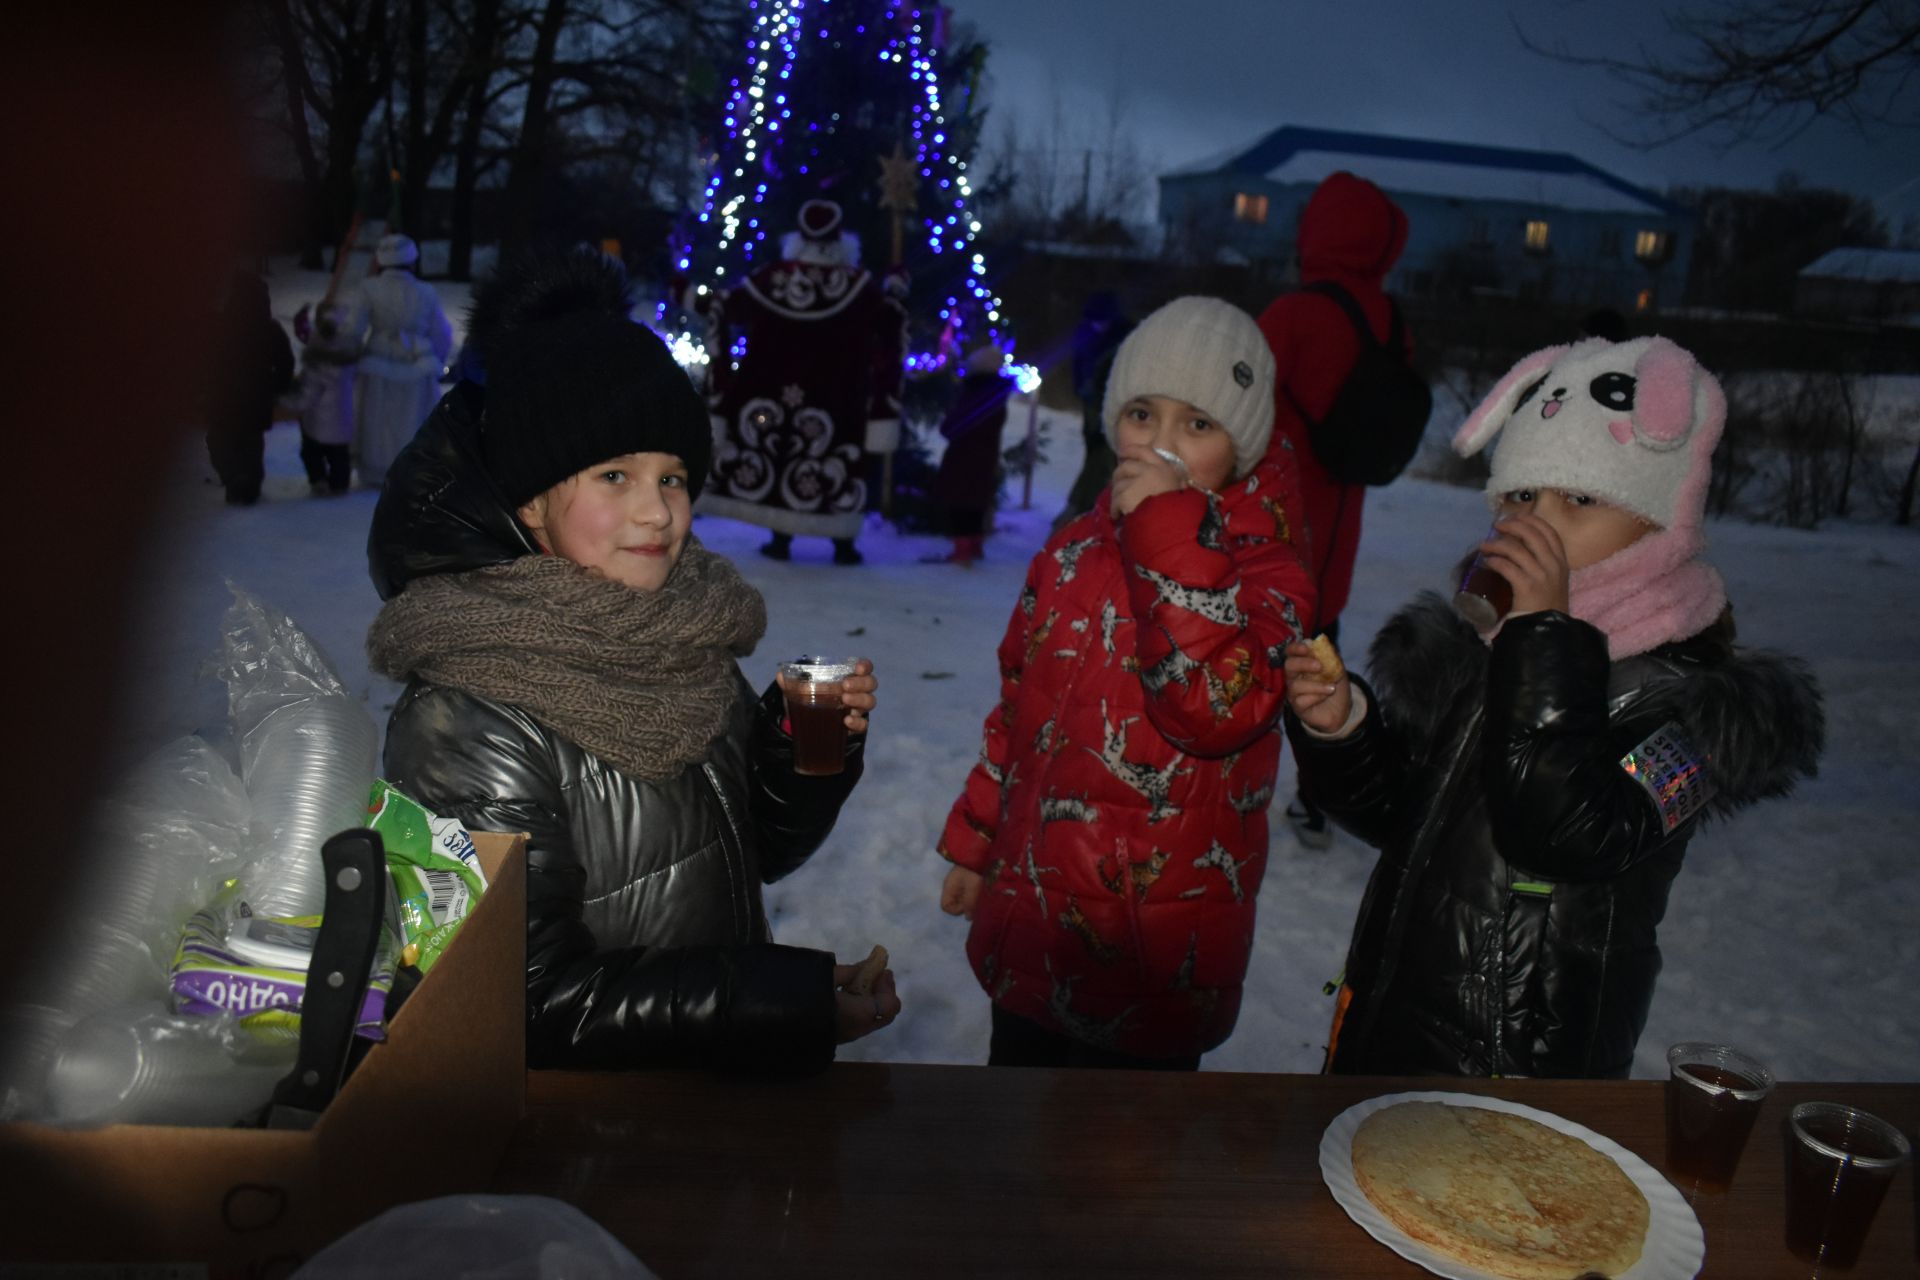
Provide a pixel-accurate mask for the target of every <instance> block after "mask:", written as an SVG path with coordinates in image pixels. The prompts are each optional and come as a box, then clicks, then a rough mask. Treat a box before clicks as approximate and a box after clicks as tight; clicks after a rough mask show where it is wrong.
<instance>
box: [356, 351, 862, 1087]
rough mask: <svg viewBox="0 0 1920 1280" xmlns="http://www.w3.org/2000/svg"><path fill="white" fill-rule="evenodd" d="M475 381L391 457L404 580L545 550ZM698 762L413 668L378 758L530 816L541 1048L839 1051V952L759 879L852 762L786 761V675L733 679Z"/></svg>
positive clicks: (793, 1057) (480, 821) (446, 803)
mask: <svg viewBox="0 0 1920 1280" xmlns="http://www.w3.org/2000/svg"><path fill="white" fill-rule="evenodd" d="M481 395H482V392H481V391H480V389H479V388H477V387H474V386H473V385H472V384H461V385H460V386H457V387H455V388H454V390H452V391H451V392H449V393H448V395H447V396H446V398H445V399H443V400H442V401H441V402H440V405H439V407H438V408H436V409H435V410H434V413H433V415H432V416H431V417H430V418H429V419H428V420H427V422H426V424H425V425H423V426H422V427H421V429H420V432H419V434H418V435H417V436H416V437H415V438H414V440H413V442H412V443H411V444H409V445H408V446H407V448H406V449H405V450H404V451H402V453H401V454H400V456H399V458H398V459H397V460H396V461H395V463H394V466H393V469H392V470H391V472H389V474H388V477H387V482H386V489H385V491H384V492H383V493H382V494H381V497H380V504H379V506H378V508H377V509H376V510H375V513H374V520H373V532H372V535H371V538H370V541H369V546H368V553H369V559H370V561H371V565H372V572H373V580H374V584H375V586H376V587H377V588H378V589H379V591H380V594H381V596H382V597H383V598H391V597H392V596H394V595H397V594H399V593H400V592H401V591H402V590H404V589H405V587H406V585H407V583H408V582H411V581H413V580H414V579H415V578H420V577H426V576H429V575H432V574H436V573H453V572H461V571H464V570H470V569H477V568H481V567H483V566H486V565H491V564H500V563H505V562H507V561H510V560H513V559H515V558H517V557H518V556H521V555H524V554H527V553H528V552H530V551H532V550H534V549H535V544H534V543H533V541H532V539H531V537H530V536H529V535H528V533H527V531H526V530H525V529H524V528H523V527H522V526H521V525H520V523H519V521H518V520H517V519H515V518H514V516H513V513H512V512H511V511H510V510H508V509H507V507H506V506H505V504H504V502H503V501H502V500H501V499H500V498H499V497H498V496H497V494H495V493H494V491H493V490H492V489H491V488H490V486H489V485H488V482H487V480H486V477H485V474H484V472H483V471H482V470H481V469H480V468H479V466H478V464H477V462H476V458H477V454H476V452H475V447H474V433H475V424H476V422H477V419H478V413H479V408H480V403H481ZM739 685H740V697H739V698H738V700H737V701H736V702H735V704H734V707H733V710H732V712H731V718H730V721H729V724H728V727H727V731H726V733H725V734H724V735H722V736H721V737H720V738H719V739H718V740H716V742H715V743H714V746H713V748H712V750H711V751H710V753H709V755H708V757H707V759H706V760H704V761H703V762H701V763H700V764H699V765H694V766H689V767H688V768H687V769H686V770H684V771H683V772H682V773H681V774H680V775H679V776H678V777H675V778H672V779H669V780H667V781H664V782H646V781H642V780H640V779H636V778H632V777H629V776H628V775H626V774H623V773H621V772H619V771H618V770H616V769H614V768H613V767H612V766H611V765H609V764H607V763H606V762H604V761H602V760H601V759H599V758H598V757H596V756H595V755H593V754H592V753H591V752H589V751H586V750H584V749H583V748H581V747H580V746H578V745H576V744H575V743H573V742H571V741H569V740H568V739H566V738H564V737H562V736H561V735H559V734H557V733H555V732H554V731H553V730H552V729H550V728H548V727H546V726H545V725H542V724H540V723H539V722H538V721H536V720H534V719H533V718H532V717H531V716H529V715H527V714H526V713H525V712H524V711H522V710H520V709H519V708H517V707H513V706H509V705H505V704H502V703H498V702H494V701H491V700H488V699H486V698H482V697H477V696H474V695H471V694H467V693H464V692H461V691H459V690H456V689H448V688H440V687H435V686H432V685H428V684H424V683H422V682H420V681H418V680H415V681H413V682H411V683H410V684H409V685H408V687H407V689H406V691H405V692H404V693H403V695H402V696H401V698H400V701H399V702H398V703H397V704H396V705H395V707H394V710H393V716H392V718H391V719H390V721H389V722H388V726H387V741H386V756H385V768H384V776H385V777H386V778H387V779H388V780H389V781H390V782H392V783H393V785H395V786H396V787H398V788H399V789H400V790H401V791H403V792H405V793H406V794H408V795H410V796H412V797H414V798H415V799H417V800H419V801H420V802H421V803H422V804H424V805H426V806H427V807H428V808H430V809H433V810H434V811H436V812H439V813H443V814H449V815H452V816H455V817H458V818H459V819H460V820H461V821H462V822H464V823H466V824H467V825H468V826H469V827H472V828H475V829H479V830H489V831H525V832H527V833H528V843H527V872H528V875H527V1057H528V1062H529V1064H530V1065H533V1066H549V1067H551V1066H569V1067H601V1068H606V1067H636V1066H650V1065H686V1066H693V1065H705V1066H715V1067H722V1068H728V1069H745V1070H803V1069H808V1068H812V1067H817V1066H822V1065H824V1064H825V1063H827V1062H828V1061H830V1060H831V1059H832V1057H833V1046H834V1013H835V1001H834V996H833V957H832V956H831V955H829V954H827V953H825V952H821V951H813V950H806V949H802V948H798V947H783V946H776V945H773V944H772V943H771V942H769V941H768V938H769V933H768V928H767V920H766V915H765V912H764V911H763V909H762V907H761V900H760V886H761V884H762V882H771V881H773V880H775V879H777V878H779V877H780V876H782V875H785V874H786V873H787V872H789V871H792V870H793V869H794V868H796V867H798V866H799V865H800V864H801V863H802V862H804V861H805V860H806V858H807V857H808V856H809V855H810V854H812V853H813V851H814V850H815V849H816V848H818V847H819V845H820V843H821V841H822V840H824V839H825V838H826V836H827V833H828V832H829V831H830V830H831V829H832V827H833V823H834V820H835V818H836V817H838V815H839V811H840V805H841V803H842V802H843V801H844V800H845V799H846V796H847V794H848V793H849V792H850V791H851V790H852V788H853V785H854V783H855V782H857V781H858V780H859V777H860V772H861V767H862V751H863V742H864V740H863V739H862V738H858V737H855V738H852V739H850V740H849V745H848V748H847V768H846V772H844V773H843V774H841V775H839V776H838V777H833V778H813V777H802V776H800V775H798V774H796V773H794V772H793V765H792V761H793V750H792V740H791V739H790V738H789V737H787V735H786V734H785V733H784V732H783V731H782V730H781V728H780V720H781V714H780V699H779V692H778V689H777V688H769V689H768V691H767V693H766V695H765V696H763V697H761V698H759V699H755V698H754V697H753V694H752V690H751V689H750V688H749V686H748V685H747V683H746V681H745V678H744V677H742V678H741V679H740V682H739Z"/></svg>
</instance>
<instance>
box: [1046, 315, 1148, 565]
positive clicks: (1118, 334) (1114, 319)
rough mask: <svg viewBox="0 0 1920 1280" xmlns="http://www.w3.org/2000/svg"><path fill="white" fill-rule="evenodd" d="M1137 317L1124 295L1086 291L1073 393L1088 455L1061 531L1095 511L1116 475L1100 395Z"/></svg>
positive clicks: (1075, 340)
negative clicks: (1123, 303)
mask: <svg viewBox="0 0 1920 1280" xmlns="http://www.w3.org/2000/svg"><path fill="white" fill-rule="evenodd" d="M1132 332H1133V322H1132V321H1131V320H1129V319H1127V318H1126V316H1125V315H1123V314H1121V311H1120V300H1119V299H1118V298H1116V297H1114V296H1113V294H1111V293H1109V292H1107V291H1106V290H1104V289H1103V290H1101V291H1100V292H1098V293H1093V294H1089V295H1088V296H1087V301H1086V305H1085V306H1084V307H1083V308H1082V310H1081V313H1080V324H1079V326H1078V327H1077V328H1075V329H1074V331H1073V394H1074V395H1076V396H1078V397H1080V435H1081V438H1082V439H1084V440H1085V441H1086V460H1085V461H1084V462H1082V463H1081V464H1080V475H1079V476H1078V477H1077V478H1076V479H1075V480H1074V482H1073V488H1072V489H1070V490H1069V491H1068V492H1067V506H1066V509H1065V510H1064V511H1062V512H1061V513H1060V514H1059V516H1058V517H1056V518H1055V519H1054V522H1053V527H1054V528H1055V529H1056V530H1057V529H1059V528H1061V527H1062V526H1063V525H1065V524H1066V523H1067V522H1068V521H1069V520H1072V519H1074V518H1075V517H1076V516H1081V515H1085V514H1086V513H1087V512H1089V511H1091V510H1093V504H1094V500H1095V499H1096V498H1098V497H1099V496H1100V494H1101V492H1102V491H1103V490H1105V489H1106V487H1107V482H1108V481H1110V480H1112V479H1113V468H1114V463H1115V462H1116V461H1117V459H1116V458H1115V457H1114V453H1113V446H1112V445H1111V444H1109V443H1108V442H1107V424H1106V423H1105V422H1104V421H1103V420H1102V419H1101V416H1100V410H1101V400H1102V397H1103V396H1104V395H1105V394H1106V387H1107V374H1108V372H1109V371H1110V370H1112V368H1113V354H1114V352H1116V351H1118V350H1119V349H1120V344H1121V343H1122V342H1125V341H1126V339H1127V335H1128V334H1129V333H1132Z"/></svg>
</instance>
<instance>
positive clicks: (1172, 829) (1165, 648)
mask: <svg viewBox="0 0 1920 1280" xmlns="http://www.w3.org/2000/svg"><path fill="white" fill-rule="evenodd" d="M1296 503H1297V488H1296V480H1295V477H1294V473H1293V454H1292V450H1291V449H1288V448H1285V447H1280V448H1276V449H1274V450H1273V451H1272V452H1271V453H1269V454H1268V455H1267V457H1266V459H1264V460H1263V461H1262V462H1261V463H1260V464H1259V465H1258V466H1256V467H1255V468H1254V469H1253V471H1252V472H1250V473H1249V474H1248V475H1246V476H1245V477H1243V478H1242V479H1240V480H1238V481H1235V482H1234V483H1233V484H1231V485H1228V486H1227V487H1226V488H1225V489H1224V490H1222V491H1221V492H1220V493H1219V494H1217V495H1213V496H1209V495H1208V494H1206V493H1205V492H1203V491H1201V490H1197V489H1185V490H1180V491H1176V492H1173V493H1165V494H1159V495H1156V496H1154V497H1151V498H1148V499H1147V500H1146V501H1145V502H1142V503H1141V504H1140V505H1139V506H1138V507H1136V508H1135V509H1134V511H1133V512H1132V514H1131V515H1129V516H1127V517H1126V519H1125V520H1124V522H1122V523H1121V524H1120V525H1119V526H1118V527H1116V526H1115V524H1114V521H1113V519H1112V517H1111V516H1109V514H1108V511H1107V495H1106V494H1102V495H1101V496H1100V499H1099V501H1098V502H1097V503H1096V504H1095V507H1094V510H1093V511H1091V512H1089V513H1088V514H1087V515H1084V516H1082V517H1080V518H1079V519H1078V520H1075V521H1074V522H1073V523H1071V524H1069V525H1067V526H1066V527H1065V528H1063V529H1062V530H1060V532H1059V533H1057V534H1055V535H1054V537H1053V539H1052V540H1051V541H1050V542H1048V544H1047V545H1046V547H1045V548H1044V549H1043V550H1042V551H1041V552H1040V554H1039V555H1037V556H1035V557H1034V560H1033V563H1032V565H1031V566H1030V567H1029V568H1028V570H1027V583H1026V587H1025V589H1024V590H1023V591H1022V592H1021V594H1020V603H1019V606H1018V607H1017V608H1016V609H1015V610H1014V613H1013V618H1012V620H1011V622H1009V624H1008V626H1007V634H1006V638H1005V639H1004V640H1002V641H1001V643H1000V672H1001V699H1000V705H999V706H998V707H997V708H996V709H995V710H994V711H993V712H992V713H991V714H990V715H989V716H988V717H987V724H986V742H985V746H984V747H983V749H982V751H981V758H980V762H979V763H978V764H977V765H975V766H974V769H973V771H972V773H970V774H969V775H968V777H967V782H966V787H965V789H964V790H963V791H962V792H961V795H960V798H959V800H958V801H956V802H955V803H954V806H953V812H952V813H951V814H950V815H949V816H948V818H947V825H946V831H945V833H944V835H943V837H942V839H941V843H940V852H941V853H942V854H943V855H944V856H946V857H947V858H949V859H951V860H952V861H954V862H955V863H957V864H959V865H960V866H963V867H966V868H968V869H970V870H973V871H977V872H979V873H981V874H982V875H983V876H985V877H986V881H987V883H986V884H985V885H984V886H983V887H982V889H981V891H980V898H979V903H978V905H977V908H976V910H975V913H974V918H973V926H972V930H971V932H970V933H969V935H968V938H967V958H968V959H969V960H970V961H971V962H972V964H973V970H974V973H975V974H976V975H977V976H978V977H979V979H980V984H981V985H982V986H983V987H985V988H986V990H987V992H988V994H989V995H991V996H992V998H993V999H994V1000H995V1001H997V1002H998V1003H999V1004H1000V1005H1001V1006H1003V1007H1004V1008H1006V1009H1007V1010H1008V1011H1009V1012H1011V1013H1014V1014H1018V1015H1019V1016H1021V1017H1024V1018H1028V1019H1031V1020H1032V1021H1034V1022H1037V1023H1040V1024H1041V1025H1042V1026H1046V1027H1048V1028H1050V1029H1053V1030H1056V1031H1059V1032H1063V1033H1065V1034H1068V1035H1072V1036H1074V1037H1077V1038H1078V1039H1081V1040H1084V1041H1087V1042H1089V1043H1092V1044H1096V1045H1101V1046H1104V1047H1107V1048H1111V1049H1115V1050H1118V1051H1119V1052H1122V1053H1129V1054H1134V1055H1136V1056H1140V1057H1184V1056H1189V1055H1192V1054H1196V1053H1200V1052H1202V1051H1204V1050H1207V1049H1211V1048H1213V1047H1214V1046H1215V1045H1217V1044H1219V1043H1220V1042H1221V1041H1223V1040H1225V1039H1226V1038H1227V1035H1228V1034H1229V1033H1230V1032H1231V1031H1232V1030H1233V1024H1234V1021H1235V1019H1236V1018H1237V1017H1238V1016H1239V1012H1240V988H1241V983H1242V981H1243V980H1244V978H1245V976H1246V970H1247V957H1248V954H1249V952H1250V951H1251V949H1252V946H1253V920H1254V898H1255V895H1256V894H1258V892H1259V890H1260V880H1261V877H1262V875H1263V873H1264V872H1265V870H1266V864H1267V802H1268V800H1269V799H1270V798H1271V797H1272V795H1273V783H1274V774H1275V771H1276V769H1277V768H1278V765H1279V761H1280V744H1281V734H1280V733H1279V732H1277V730H1276V725H1277V722H1278V720H1279V717H1280V710H1281V704H1282V696H1283V694H1284V693H1285V688H1286V677H1285V675H1284V672H1283V666H1282V664H1283V663H1284V661H1285V655H1284V653H1283V652H1282V650H1283V648H1284V646H1285V645H1286V643H1287V642H1288V641H1289V640H1292V639H1295V638H1297V637H1298V636H1299V635H1300V634H1301V627H1302V619H1304V618H1310V617H1312V616H1313V609H1314V598H1313V586H1312V580H1311V578H1310V576H1309V575H1308V573H1307V570H1306V568H1305V566H1304V565H1303V563H1302V560H1301V556H1300V553H1299V551H1298V550H1297V549H1296V547H1295V546H1294V539H1293V533H1294V531H1293V529H1292V528H1291V527H1290V524H1291V522H1290V520H1289V512H1290V511H1291V510H1292V509H1293V507H1294V505H1295V504H1296Z"/></svg>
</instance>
